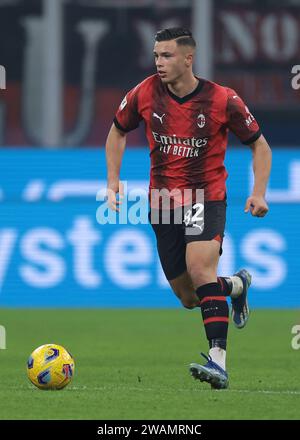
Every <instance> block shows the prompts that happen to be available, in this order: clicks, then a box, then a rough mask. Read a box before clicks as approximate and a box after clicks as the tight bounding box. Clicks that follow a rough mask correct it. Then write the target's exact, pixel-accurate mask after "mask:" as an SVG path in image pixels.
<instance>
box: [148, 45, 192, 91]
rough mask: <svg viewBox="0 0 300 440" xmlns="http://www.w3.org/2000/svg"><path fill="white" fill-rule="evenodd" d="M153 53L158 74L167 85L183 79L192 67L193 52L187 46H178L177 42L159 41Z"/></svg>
mask: <svg viewBox="0 0 300 440" xmlns="http://www.w3.org/2000/svg"><path fill="white" fill-rule="evenodd" d="M153 52H154V59H155V65H156V69H157V72H158V74H159V76H160V79H161V80H162V82H164V83H166V84H167V83H173V82H175V81H177V80H178V79H180V78H181V77H183V76H184V74H185V73H186V72H187V70H188V69H189V68H190V67H191V64H192V55H191V50H190V49H189V48H187V47H186V46H178V45H177V43H176V41H175V40H171V41H159V42H158V41H157V42H156V43H155V45H154V51H153Z"/></svg>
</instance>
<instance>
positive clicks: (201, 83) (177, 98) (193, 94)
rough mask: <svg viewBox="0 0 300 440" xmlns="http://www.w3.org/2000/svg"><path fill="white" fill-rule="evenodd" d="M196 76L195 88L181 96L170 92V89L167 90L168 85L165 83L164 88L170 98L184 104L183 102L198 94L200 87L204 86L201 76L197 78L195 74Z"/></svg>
mask: <svg viewBox="0 0 300 440" xmlns="http://www.w3.org/2000/svg"><path fill="white" fill-rule="evenodd" d="M196 78H197V79H198V80H199V82H198V85H197V87H196V88H195V90H193V91H192V92H191V93H189V94H188V95H185V96H183V97H182V98H180V97H179V96H177V95H175V93H173V92H171V90H169V87H168V86H167V85H166V89H167V92H168V94H169V96H171V98H172V99H174V101H176V102H178V104H184V103H185V102H187V101H189V100H190V99H192V98H194V96H196V95H198V93H199V92H200V91H201V90H202V87H203V86H204V80H203V79H201V78H198V77H197V76H196Z"/></svg>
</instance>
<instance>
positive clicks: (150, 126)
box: [114, 75, 261, 200]
mask: <svg viewBox="0 0 300 440" xmlns="http://www.w3.org/2000/svg"><path fill="white" fill-rule="evenodd" d="M198 79H199V83H198V86H197V88H196V89H195V90H194V91H193V92H192V93H190V94H189V95H187V96H184V97H183V98H179V97H178V96H176V95H174V94H173V93H172V92H171V91H170V90H169V89H168V87H167V86H166V85H165V84H163V83H162V81H161V80H160V78H159V76H158V75H152V76H150V77H148V78H146V79H145V80H144V81H142V82H141V83H140V84H138V85H137V86H136V87H135V88H133V89H132V90H130V91H129V92H128V93H127V95H126V96H125V98H124V99H123V101H122V103H121V105H120V107H119V109H118V111H117V113H116V116H115V119H114V123H115V125H116V127H117V128H119V129H120V130H122V131H124V132H128V131H131V130H134V129H135V128H137V127H138V125H139V123H140V122H141V121H142V120H144V122H145V129H146V136H147V139H148V142H149V147H150V157H151V173H150V190H151V189H153V188H156V189H162V188H166V189H167V190H169V191H172V190H174V189H179V190H181V191H183V190H184V189H193V190H194V189H197V188H200V189H204V199H205V200H223V199H224V198H226V185H225V181H226V178H227V175H228V174H227V171H226V169H225V166H224V157H225V151H226V147H227V142H228V130H231V131H232V132H233V133H234V134H235V135H236V136H237V137H238V138H239V139H240V141H241V142H242V143H244V144H251V143H252V142H254V141H255V140H256V139H258V137H259V136H260V134H261V131H260V129H259V126H258V123H257V122H256V120H255V119H254V117H253V115H252V114H251V113H250V111H249V109H248V107H247V106H246V105H245V103H244V102H243V100H242V99H241V98H240V97H239V96H238V94H237V93H236V92H235V91H234V90H232V89H230V88H228V87H223V86H221V85H218V84H216V83H214V82H212V81H207V80H204V79H201V78H198Z"/></svg>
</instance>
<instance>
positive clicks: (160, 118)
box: [152, 113, 166, 125]
mask: <svg viewBox="0 0 300 440" xmlns="http://www.w3.org/2000/svg"><path fill="white" fill-rule="evenodd" d="M152 116H153V118H157V119H159V120H160V123H161V125H162V124H163V117H164V116H166V114H165V113H164V114H163V115H161V116H159V115H158V114H157V113H153V115H152Z"/></svg>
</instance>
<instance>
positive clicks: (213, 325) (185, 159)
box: [106, 28, 271, 389]
mask: <svg viewBox="0 0 300 440" xmlns="http://www.w3.org/2000/svg"><path fill="white" fill-rule="evenodd" d="M195 48H196V44H195V40H194V39H193V36H192V33H191V32H190V31H189V30H187V29H183V28H171V29H164V30H161V31H159V32H158V33H157V34H156V37H155V44H154V58H155V64H156V69H157V74H155V75H152V76H150V77H148V78H146V79H145V80H144V81H142V82H141V83H140V84H138V85H137V86H136V87H135V88H133V89H132V90H131V91H129V92H128V93H127V95H126V96H125V98H124V99H123V101H122V103H121V105H120V107H119V109H118V111H117V113H116V116H115V119H114V123H113V124H112V127H111V129H110V132H109V134H108V138H107V142H106V158H107V174H108V176H107V179H108V181H107V195H108V204H109V206H110V207H111V209H113V210H116V211H119V208H120V204H121V200H120V198H119V199H118V197H117V193H118V192H119V185H120V181H119V175H120V167H121V162H122V157H123V153H124V149H125V145H126V133H128V132H129V131H131V130H134V129H135V128H137V127H138V125H139V123H140V122H141V121H144V123H145V130H146V135H147V139H148V142H149V147H150V158H151V177H150V214H149V218H150V219H151V223H152V227H153V229H154V232H155V234H156V240H157V248H158V253H159V257H160V261H161V265H162V268H163V270H164V273H165V275H166V278H167V279H168V281H169V283H170V286H171V288H172V289H173V291H174V293H175V294H176V295H177V296H178V297H179V299H180V301H181V303H182V305H183V306H184V307H186V308H188V309H192V308H195V307H199V308H201V312H202V317H203V323H204V327H205V332H206V337H207V339H208V342H209V354H208V356H206V355H204V354H203V353H202V355H203V356H204V357H205V359H206V363H205V365H200V364H197V363H192V364H190V373H191V375H192V376H193V377H194V378H196V379H199V380H200V381H206V382H208V383H210V384H211V387H212V388H215V389H221V388H227V387H228V373H227V371H226V365H225V358H226V342H227V330H228V321H229V319H228V316H229V308H228V304H227V301H226V298H225V297H226V296H230V297H231V304H232V320H233V322H234V324H235V325H236V327H238V328H242V327H244V326H245V324H246V322H247V320H248V316H249V309H248V302H247V291H248V288H249V286H250V283H251V275H250V274H249V273H248V272H247V271H246V270H245V269H243V270H241V271H239V272H237V273H236V274H234V275H233V276H231V277H217V266H218V261H219V257H220V255H221V254H222V241H223V237H224V228H225V218H226V206H227V203H226V186H225V180H226V177H227V172H226V169H225V167H224V157H225V151H226V147H227V135H228V130H231V131H232V132H233V133H234V134H235V135H236V136H237V137H238V138H239V139H240V141H241V142H242V143H244V144H246V145H250V147H251V149H252V154H253V170H254V186H253V191H252V194H251V195H250V197H248V199H247V201H246V205H245V212H251V214H252V215H253V216H256V217H263V216H264V215H266V213H267V212H268V206H267V203H266V201H265V191H266V186H267V181H268V178H269V173H270V168H271V150H270V147H269V146H268V144H267V142H266V140H265V138H264V136H263V135H262V134H261V131H260V128H259V126H258V124H257V122H256V120H255V118H254V117H253V115H252V114H251V113H250V112H249V109H248V108H247V107H246V106H245V104H244V102H243V101H242V99H241V98H240V97H239V96H238V94H237V93H236V92H235V91H234V90H232V89H230V88H228V87H223V86H221V85H218V84H216V83H214V82H211V81H208V80H205V79H202V78H199V77H197V76H196V75H195V74H194V73H193V68H192V65H193V59H194V55H195ZM154 189H158V190H163V189H166V190H168V191H169V192H170V193H171V192H172V191H173V190H176V191H177V190H179V191H180V192H181V193H182V192H184V190H186V189H190V190H191V191H192V196H191V200H190V201H189V204H188V206H186V204H185V201H184V199H183V198H181V199H179V198H178V197H177V198H176V197H174V198H173V199H172V206H171V208H172V209H171V210H170V212H171V216H170V221H169V222H167V223H165V222H164V220H163V212H164V207H163V206H162V205H161V202H158V201H157V198H155V197H152V191H153V190H154ZM197 189H201V190H203V191H204V198H203V201H204V212H203V215H201V214H202V208H203V203H201V201H200V203H198V202H199V201H198V199H197V198H195V193H196V190H197ZM180 200H181V201H180ZM182 200H183V201H182ZM203 201H202V202H203ZM178 209H183V210H184V211H183V216H184V220H183V222H181V223H180V224H178V222H176V221H175V212H178ZM155 210H156V212H158V213H159V220H158V223H157V222H154V221H152V214H153V212H154V211H155ZM203 221H204V223H203ZM192 232H196V233H192Z"/></svg>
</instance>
